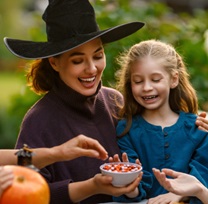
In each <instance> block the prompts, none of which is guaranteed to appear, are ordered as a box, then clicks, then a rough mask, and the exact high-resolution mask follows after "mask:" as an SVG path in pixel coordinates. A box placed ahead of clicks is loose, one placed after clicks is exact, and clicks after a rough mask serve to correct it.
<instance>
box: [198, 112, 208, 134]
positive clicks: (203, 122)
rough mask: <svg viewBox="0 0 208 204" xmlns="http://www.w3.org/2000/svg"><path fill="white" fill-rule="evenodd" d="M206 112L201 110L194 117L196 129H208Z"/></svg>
mask: <svg viewBox="0 0 208 204" xmlns="http://www.w3.org/2000/svg"><path fill="white" fill-rule="evenodd" d="M206 115H207V114H206V112H201V113H200V114H199V116H198V117H197V119H196V125H197V126H198V129H200V130H204V131H206V132H207V131H208V120H207V119H206Z"/></svg>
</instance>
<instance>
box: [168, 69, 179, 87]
mask: <svg viewBox="0 0 208 204" xmlns="http://www.w3.org/2000/svg"><path fill="white" fill-rule="evenodd" d="M178 83H179V76H178V72H175V73H173V74H172V76H171V82H170V88H171V89H174V88H175V87H177V86H178Z"/></svg>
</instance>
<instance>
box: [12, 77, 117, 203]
mask: <svg viewBox="0 0 208 204" xmlns="http://www.w3.org/2000/svg"><path fill="white" fill-rule="evenodd" d="M115 95H116V96H117V97H119V98H120V99H121V94H120V93H119V92H117V91H116V90H114V89H111V88H107V87H104V86H102V85H101V83H100V85H99V87H98V89H97V92H96V93H95V94H94V95H93V96H90V97H86V96H83V95H81V94H79V93H77V92H76V91H74V90H72V89H70V88H69V87H68V86H66V85H65V84H64V83H63V82H62V81H61V80H59V81H58V82H57V84H56V85H55V86H54V87H53V89H52V90H51V91H50V92H49V93H47V94H46V95H45V96H44V97H43V98H42V99H40V100H39V101H38V102H37V103H36V104H35V105H34V106H33V107H32V108H31V109H30V110H29V111H28V112H27V113H26V115H25V117H24V120H23V122H22V125H21V130H20V133H19V136H18V140H17V144H16V148H22V146H23V144H27V145H29V147H32V148H37V147H53V146H56V145H60V144H62V143H64V142H66V141H68V140H69V139H72V138H73V137H75V136H77V135H79V134H83V135H86V136H88V137H91V138H94V139H96V140H98V141H99V142H100V143H101V144H102V145H103V146H104V147H105V149H106V150H107V152H108V154H109V156H112V155H114V154H116V153H119V148H118V146H117V143H116V130H115V126H116V125H117V120H116V119H115V118H114V117H113V115H112V114H114V115H115V113H116V112H117V108H116V105H115ZM103 162H104V161H101V160H99V159H95V158H87V157H80V158H77V159H74V160H72V161H67V162H58V163H55V164H52V165H49V166H47V167H45V168H43V169H41V171H40V172H41V174H42V175H43V176H44V177H45V178H46V180H47V181H48V183H49V187H50V191H51V202H50V203H51V204H66V203H70V202H71V201H70V197H69V195H68V184H69V182H76V181H83V180H86V179H89V178H91V177H93V176H94V175H95V174H97V173H100V170H99V166H100V165H101V164H102V163H103ZM80 193H81V192H80ZM110 201H112V197H111V196H107V195H95V196H92V197H90V198H88V199H86V200H84V201H82V202H81V203H88V204H89V203H99V202H110Z"/></svg>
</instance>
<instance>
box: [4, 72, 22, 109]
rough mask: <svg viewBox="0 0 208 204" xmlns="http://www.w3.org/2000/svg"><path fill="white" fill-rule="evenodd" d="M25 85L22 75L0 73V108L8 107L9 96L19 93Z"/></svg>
mask: <svg viewBox="0 0 208 204" xmlns="http://www.w3.org/2000/svg"><path fill="white" fill-rule="evenodd" d="M25 84H26V82H25V77H24V73H19V72H15V71H13V72H0V107H7V106H8V105H10V98H11V96H12V95H14V94H17V93H21V92H22V91H23V90H24V88H25Z"/></svg>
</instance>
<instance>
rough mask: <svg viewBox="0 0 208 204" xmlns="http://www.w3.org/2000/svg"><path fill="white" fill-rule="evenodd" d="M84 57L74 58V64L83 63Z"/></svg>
mask: <svg viewBox="0 0 208 204" xmlns="http://www.w3.org/2000/svg"><path fill="white" fill-rule="evenodd" d="M82 61H83V60H82V59H74V60H72V63H73V64H80V63H82Z"/></svg>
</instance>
